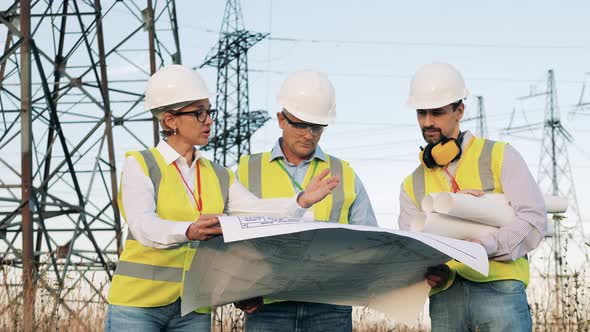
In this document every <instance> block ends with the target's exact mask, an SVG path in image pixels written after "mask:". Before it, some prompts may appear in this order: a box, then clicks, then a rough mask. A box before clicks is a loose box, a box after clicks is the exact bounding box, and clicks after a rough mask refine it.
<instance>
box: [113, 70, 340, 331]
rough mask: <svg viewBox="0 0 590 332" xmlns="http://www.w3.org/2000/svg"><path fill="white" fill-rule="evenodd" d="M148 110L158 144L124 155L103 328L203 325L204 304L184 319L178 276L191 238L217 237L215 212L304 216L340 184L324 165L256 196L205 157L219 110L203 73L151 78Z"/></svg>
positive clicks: (206, 318)
mask: <svg viewBox="0 0 590 332" xmlns="http://www.w3.org/2000/svg"><path fill="white" fill-rule="evenodd" d="M145 108H146V110H147V111H150V112H151V113H152V114H153V115H154V116H155V117H156V118H157V119H158V120H159V121H160V125H161V127H162V135H163V136H164V140H163V141H161V142H160V143H159V144H158V146H157V147H155V148H151V149H149V150H144V151H131V152H127V154H126V158H125V164H124V166H123V172H122V175H121V189H120V194H119V206H120V209H121V213H122V215H123V217H124V218H125V220H126V221H127V223H128V225H129V234H128V236H127V239H126V241H125V249H124V250H123V252H122V254H121V257H120V259H119V262H118V264H117V270H116V272H115V275H114V277H113V281H112V283H111V288H110V290H109V306H108V311H107V317H106V322H105V330H106V331H111V330H112V331H115V330H129V329H132V330H141V331H184V330H187V331H188V330H191V331H195V330H196V331H209V330H210V326H211V318H210V308H200V309H197V310H196V311H195V312H192V313H190V314H188V315H185V316H184V317H181V316H180V301H181V299H180V296H181V292H182V291H181V290H182V280H183V273H184V271H185V270H186V269H187V264H190V262H191V261H192V257H193V256H194V254H195V251H196V249H195V248H194V247H193V246H191V242H190V241H207V240H209V239H211V238H213V237H215V236H218V235H221V234H222V230H221V227H220V226H219V220H218V218H217V216H219V215H221V214H223V213H228V214H231V213H232V212H234V211H244V210H249V211H252V210H253V209H255V210H258V211H265V212H274V213H275V214H279V215H283V216H289V217H295V218H298V217H301V216H302V215H303V214H304V213H305V211H306V209H307V208H309V207H310V206H311V205H313V204H314V203H316V202H319V201H320V200H322V199H323V198H324V197H326V196H327V195H328V194H329V193H330V191H331V190H332V189H333V188H334V187H335V186H336V185H337V184H338V181H339V179H338V178H337V177H331V178H327V179H324V178H326V176H327V175H328V171H326V172H322V173H320V174H319V175H318V176H317V177H316V178H314V180H313V186H311V187H310V186H308V187H307V190H306V191H305V192H304V193H303V194H301V195H298V196H295V197H293V198H286V199H258V198H256V196H254V195H253V194H251V193H250V192H249V191H248V190H246V189H245V188H244V187H243V186H242V185H241V184H240V183H239V182H238V181H234V179H235V176H234V174H233V172H232V171H230V170H229V169H227V168H225V167H223V166H221V165H218V164H215V163H213V162H211V161H209V160H207V159H206V158H205V157H203V156H202V155H201V153H200V152H199V150H198V149H197V148H196V146H199V145H205V144H207V143H208V141H209V136H210V134H211V125H212V123H213V120H214V116H215V110H212V109H211V104H210V102H209V91H208V89H207V86H206V85H205V82H204V81H203V80H202V78H201V77H200V76H199V75H198V74H197V73H196V72H194V71H193V70H191V69H189V68H186V67H183V66H181V65H170V66H167V67H164V68H162V69H160V70H159V71H158V72H156V73H155V74H154V75H153V76H152V77H151V78H150V80H149V82H148V86H147V90H146V94H145Z"/></svg>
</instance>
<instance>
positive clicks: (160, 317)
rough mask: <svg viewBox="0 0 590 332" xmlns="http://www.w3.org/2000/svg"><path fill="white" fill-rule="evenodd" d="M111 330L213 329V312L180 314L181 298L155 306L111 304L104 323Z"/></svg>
mask: <svg viewBox="0 0 590 332" xmlns="http://www.w3.org/2000/svg"><path fill="white" fill-rule="evenodd" d="M104 330H105V331H106V332H110V331H142V332H143V331H146V332H152V331H154V332H160V331H199V332H200V331H206V332H209V331H211V314H199V313H196V312H194V311H193V312H191V313H190V314H187V315H186V316H184V317H181V316H180V299H178V300H176V302H174V303H172V304H168V305H165V306H161V307H154V308H139V307H127V306H120V305H112V304H109V306H108V308H107V317H106V321H105V325H104Z"/></svg>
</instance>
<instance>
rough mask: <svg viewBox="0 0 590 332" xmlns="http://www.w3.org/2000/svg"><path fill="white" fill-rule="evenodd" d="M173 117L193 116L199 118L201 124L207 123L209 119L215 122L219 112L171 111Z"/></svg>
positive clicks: (211, 110) (210, 110) (212, 110)
mask: <svg viewBox="0 0 590 332" xmlns="http://www.w3.org/2000/svg"><path fill="white" fill-rule="evenodd" d="M170 113H171V114H172V115H192V116H194V117H195V118H197V121H199V122H200V123H205V121H207V117H210V118H211V120H215V118H216V117H217V110H215V109H209V110H198V111H190V112H179V111H170Z"/></svg>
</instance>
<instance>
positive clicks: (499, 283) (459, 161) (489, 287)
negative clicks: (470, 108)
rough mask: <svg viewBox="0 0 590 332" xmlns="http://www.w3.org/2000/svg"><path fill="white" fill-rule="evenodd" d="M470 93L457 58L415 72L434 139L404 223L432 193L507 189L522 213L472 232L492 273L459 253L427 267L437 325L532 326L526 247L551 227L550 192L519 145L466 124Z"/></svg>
mask: <svg viewBox="0 0 590 332" xmlns="http://www.w3.org/2000/svg"><path fill="white" fill-rule="evenodd" d="M468 95H469V92H468V91H467V89H466V88H465V82H464V80H463V77H462V76H461V74H460V73H459V72H458V71H457V70H456V69H455V68H454V67H453V66H451V65H449V64H446V63H433V64H428V65H425V66H423V67H421V68H420V69H418V71H417V72H416V74H415V75H414V78H413V79H412V82H411V84H410V95H409V97H408V102H407V103H408V106H409V107H411V108H412V109H414V110H416V116H417V118H418V124H419V125H420V129H421V130H422V136H423V137H424V140H425V141H426V143H427V146H426V147H425V148H423V149H422V151H421V152H420V161H421V164H420V166H418V168H416V170H415V171H414V172H413V173H412V174H411V175H410V176H408V177H407V178H406V179H405V180H404V182H403V184H402V186H401V193H400V215H399V220H398V221H399V226H400V229H403V230H409V229H410V223H411V221H412V219H413V217H414V216H416V215H417V214H420V213H422V209H421V203H422V198H424V197H425V196H426V195H428V194H430V193H436V192H462V193H467V194H472V195H475V196H481V195H485V193H488V192H489V193H491V192H493V193H503V194H504V195H505V196H506V198H507V200H508V201H509V202H510V204H511V206H512V207H513V208H514V211H515V213H516V221H514V222H513V223H511V224H509V225H507V226H504V227H501V228H499V230H498V231H496V232H494V233H492V234H489V235H487V236H482V237H478V238H473V239H471V240H470V241H472V242H476V243H479V244H481V245H482V246H483V247H484V248H485V250H486V252H487V254H488V257H489V263H490V272H489V275H488V276H487V277H486V276H483V275H482V274H479V273H478V272H476V271H474V270H472V269H470V268H469V267H467V266H466V265H464V264H462V263H460V262H457V261H455V260H451V261H449V262H447V264H445V265H440V266H434V267H431V268H429V269H428V270H427V272H426V278H427V280H428V284H429V285H430V286H431V287H433V288H432V291H431V295H430V318H431V321H432V331H530V330H531V315H530V311H529V306H528V304H527V298H526V293H525V288H526V286H527V285H528V282H529V263H528V260H527V257H526V254H527V253H528V252H530V251H531V250H533V249H535V248H536V247H537V246H538V244H539V243H540V242H541V240H542V238H543V235H544V234H545V232H546V229H547V219H546V215H545V207H544V202H543V197H542V195H541V192H540V190H539V187H538V186H537V184H536V183H535V180H534V179H533V177H532V176H531V173H530V172H529V169H528V167H527V165H526V163H525V162H524V160H523V159H522V157H521V156H520V154H519V153H518V152H517V151H516V150H515V149H514V148H512V147H511V146H510V145H508V144H507V143H504V142H495V141H491V140H488V139H485V138H481V137H475V136H474V135H473V134H472V133H471V132H469V131H464V132H462V131H461V130H460V129H459V121H460V120H461V118H462V117H463V112H464V109H465V105H464V104H463V99H465V98H466V97H467V96H468Z"/></svg>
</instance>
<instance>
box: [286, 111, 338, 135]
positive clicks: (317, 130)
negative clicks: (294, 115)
mask: <svg viewBox="0 0 590 332" xmlns="http://www.w3.org/2000/svg"><path fill="white" fill-rule="evenodd" d="M281 113H283V117H284V118H285V120H287V123H288V124H289V126H291V127H293V128H295V130H297V131H298V132H299V134H300V135H302V136H303V135H305V134H307V131H308V130H309V132H310V133H311V135H312V136H319V135H321V134H322V133H323V132H324V129H325V128H326V127H327V126H325V125H312V124H308V123H303V122H295V121H293V120H291V119H289V117H287V115H286V114H285V112H281Z"/></svg>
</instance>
